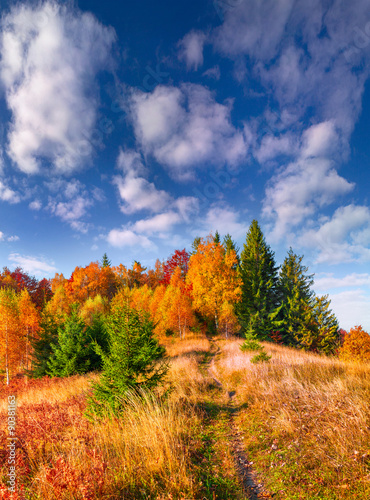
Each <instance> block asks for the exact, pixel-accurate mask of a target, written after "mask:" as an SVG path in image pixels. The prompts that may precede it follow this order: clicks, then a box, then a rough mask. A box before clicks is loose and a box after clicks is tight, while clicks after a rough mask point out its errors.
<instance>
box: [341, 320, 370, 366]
mask: <svg viewBox="0 0 370 500" xmlns="http://www.w3.org/2000/svg"><path fill="white" fill-rule="evenodd" d="M339 356H340V357H341V358H342V359H345V360H347V361H370V335H369V334H368V333H367V332H365V331H364V330H363V328H362V326H355V327H353V328H351V329H350V331H349V332H348V333H347V334H346V335H345V337H344V342H343V345H342V347H341V348H340V349H339Z"/></svg>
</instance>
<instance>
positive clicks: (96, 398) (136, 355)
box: [88, 306, 168, 415]
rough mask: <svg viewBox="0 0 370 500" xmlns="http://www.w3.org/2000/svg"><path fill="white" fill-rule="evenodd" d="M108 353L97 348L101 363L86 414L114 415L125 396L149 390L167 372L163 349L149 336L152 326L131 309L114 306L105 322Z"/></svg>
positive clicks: (151, 335)
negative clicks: (99, 372)
mask: <svg viewBox="0 0 370 500" xmlns="http://www.w3.org/2000/svg"><path fill="white" fill-rule="evenodd" d="M106 332H107V336H108V351H107V352H104V351H103V350H102V349H101V348H100V347H99V346H98V345H96V351H97V353H98V354H100V356H101V357H102V360H103V371H102V375H101V378H100V381H99V382H97V383H95V384H94V385H93V394H92V396H91V398H90V400H89V409H88V414H89V415H104V414H109V413H114V414H117V413H118V412H119V411H120V409H121V408H122V406H123V405H124V402H125V397H127V395H128V394H129V393H132V392H136V393H138V394H140V390H142V389H144V390H150V389H153V388H154V387H155V386H157V385H158V384H159V383H160V382H161V380H162V378H163V377H164V375H165V374H166V372H167V368H168V367H167V364H166V362H165V360H164V354H165V349H164V347H162V346H160V345H159V343H158V341H157V340H156V339H155V338H154V337H153V324H152V322H151V321H150V320H149V319H148V318H147V317H143V316H140V315H139V314H138V312H136V311H135V310H133V309H131V308H129V307H127V306H124V307H122V306H121V307H118V306H117V307H115V308H114V309H113V311H112V314H111V315H110V316H109V317H108V319H107V322H106Z"/></svg>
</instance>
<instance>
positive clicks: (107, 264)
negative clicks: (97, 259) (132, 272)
mask: <svg viewBox="0 0 370 500" xmlns="http://www.w3.org/2000/svg"><path fill="white" fill-rule="evenodd" d="M111 265H112V262H111V261H110V260H109V259H108V255H107V254H106V253H105V254H104V255H103V258H102V260H101V266H102V267H110V266H111Z"/></svg>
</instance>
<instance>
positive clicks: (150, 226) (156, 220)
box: [133, 211, 181, 235]
mask: <svg viewBox="0 0 370 500" xmlns="http://www.w3.org/2000/svg"><path fill="white" fill-rule="evenodd" d="M180 222H181V216H180V214H178V213H176V212H173V211H170V212H164V213H162V214H158V215H155V216H154V217H151V218H149V219H142V220H139V221H137V222H135V224H134V225H133V230H134V231H136V232H137V233H146V234H149V235H152V234H154V233H156V235H158V233H166V232H168V231H169V230H171V229H172V228H173V226H174V225H176V224H179V223H180Z"/></svg>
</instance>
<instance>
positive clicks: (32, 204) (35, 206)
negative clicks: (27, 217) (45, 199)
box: [28, 200, 42, 211]
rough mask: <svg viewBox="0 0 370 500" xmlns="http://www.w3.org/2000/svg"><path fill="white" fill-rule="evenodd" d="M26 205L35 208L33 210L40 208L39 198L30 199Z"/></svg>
mask: <svg viewBox="0 0 370 500" xmlns="http://www.w3.org/2000/svg"><path fill="white" fill-rule="evenodd" d="M28 207H29V208H30V209H31V210H35V211H38V210H41V208H42V203H41V201H40V200H33V201H31V203H30V204H29V205H28Z"/></svg>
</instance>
